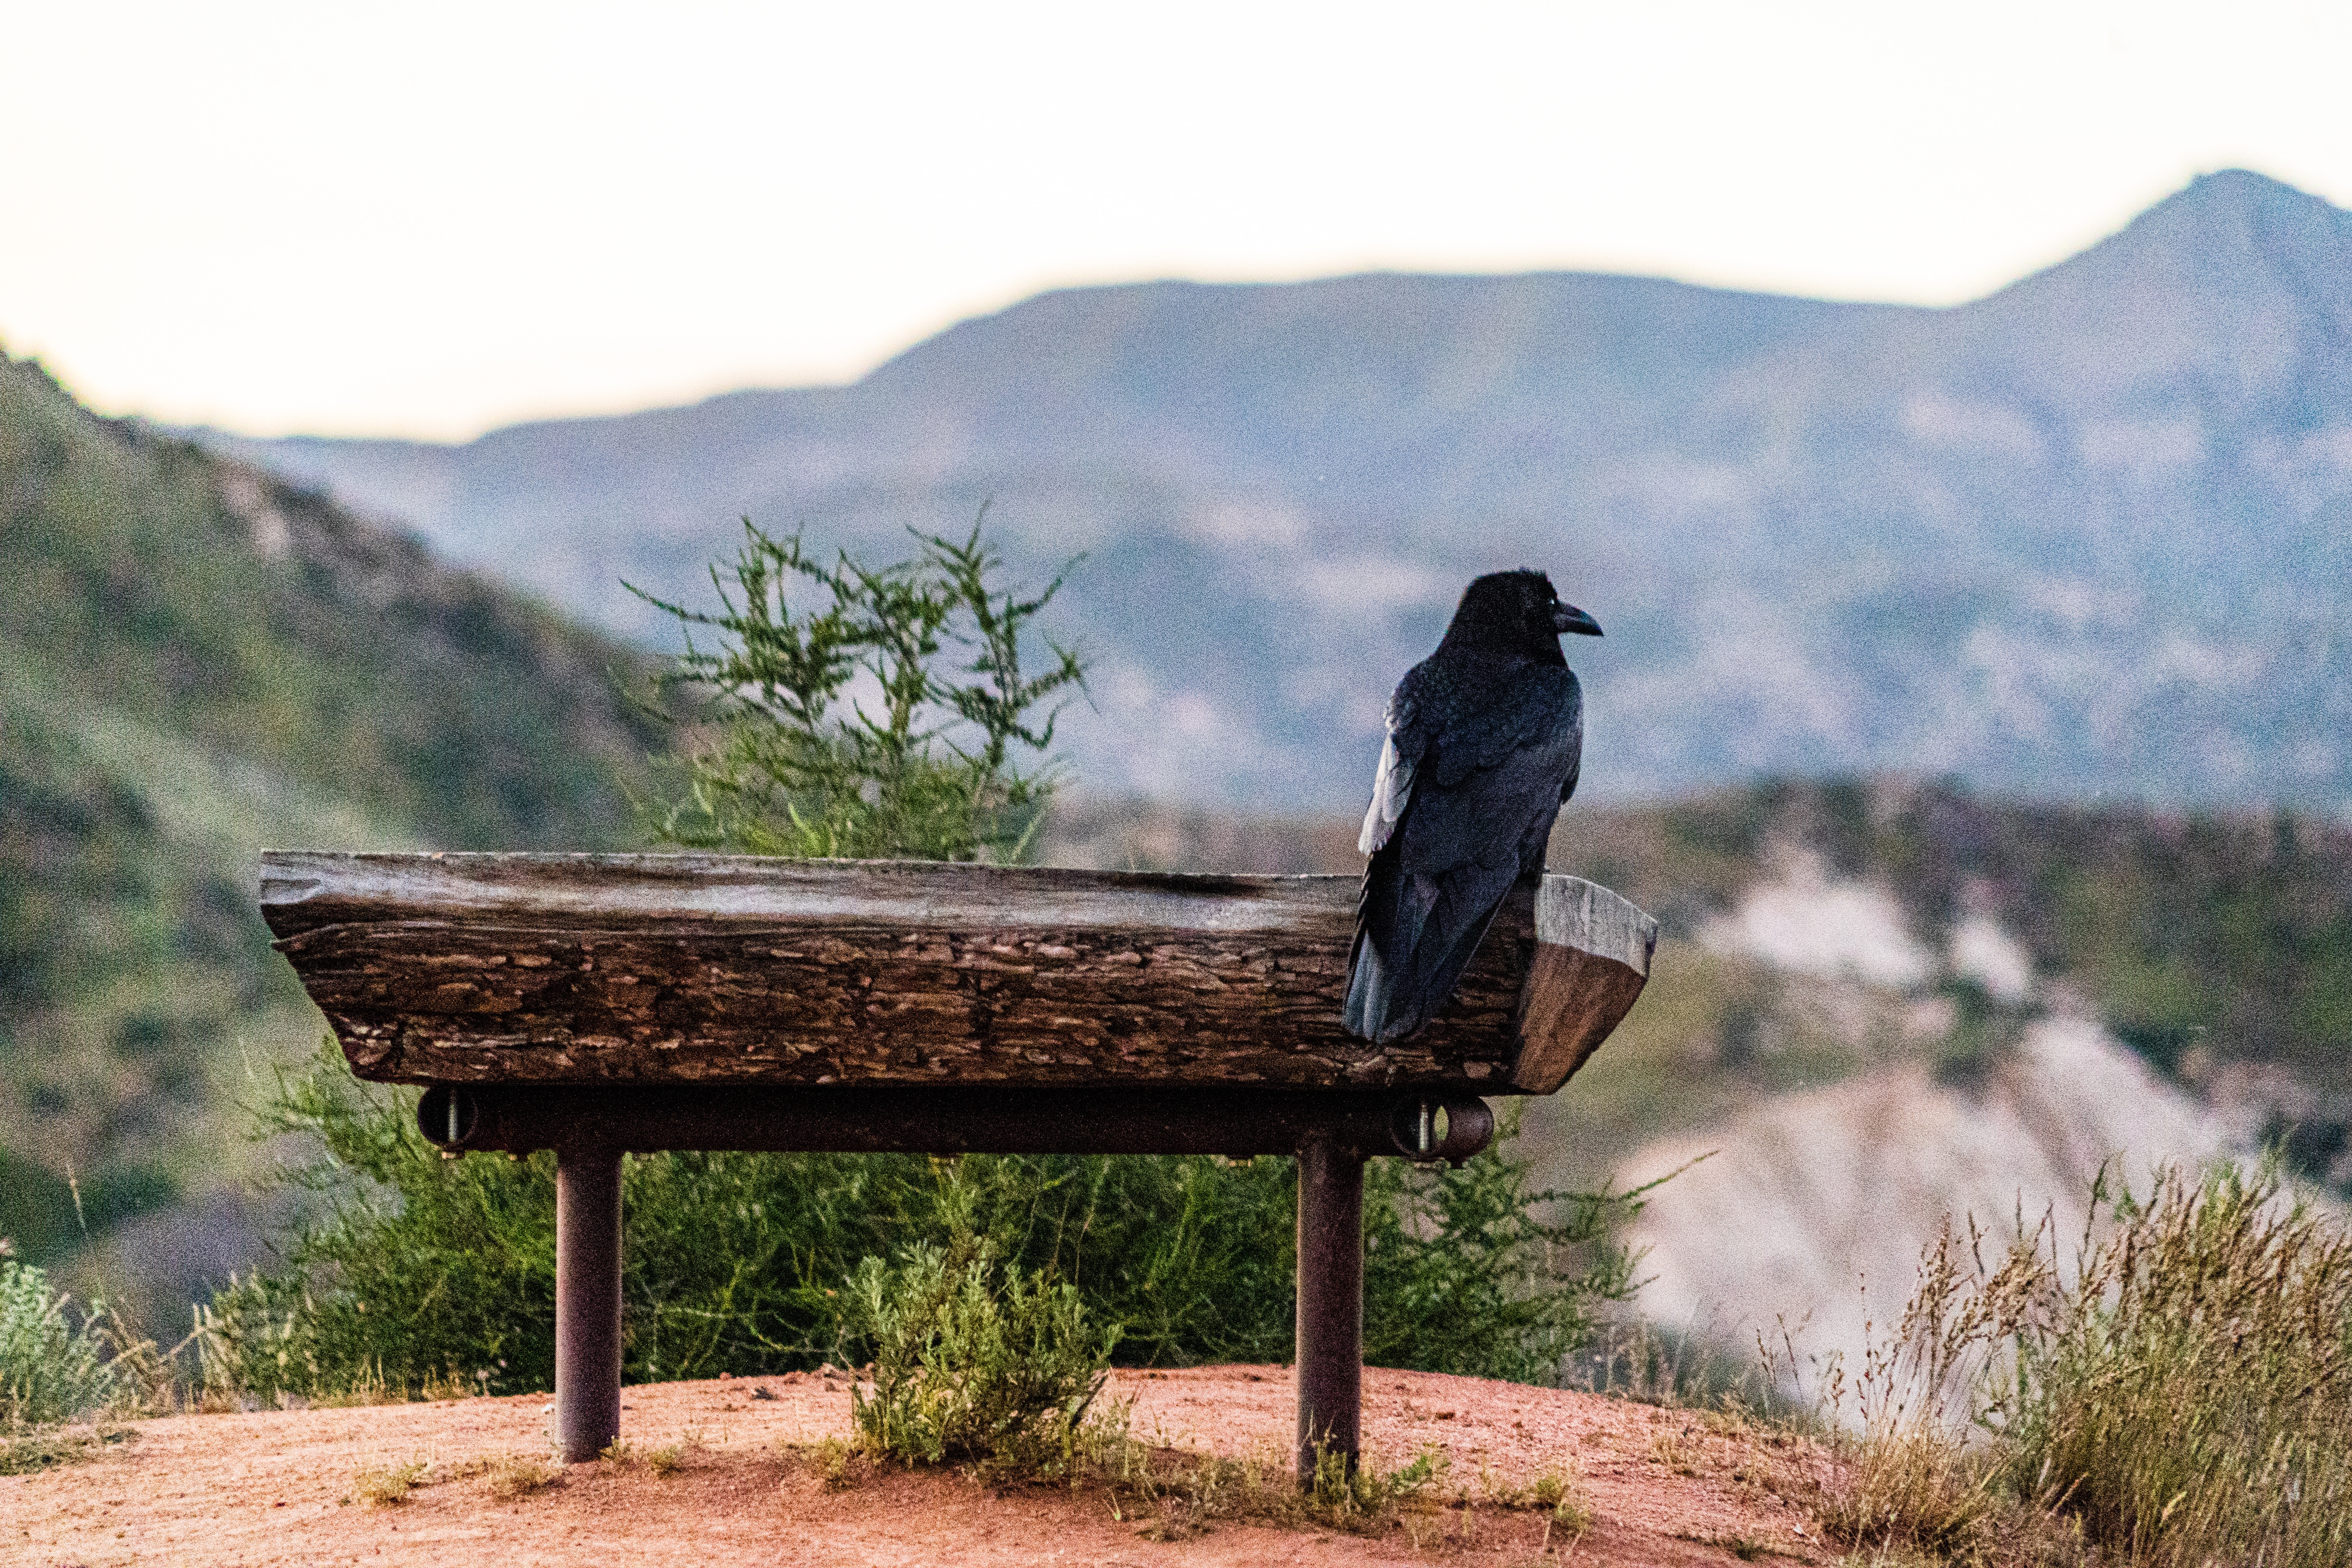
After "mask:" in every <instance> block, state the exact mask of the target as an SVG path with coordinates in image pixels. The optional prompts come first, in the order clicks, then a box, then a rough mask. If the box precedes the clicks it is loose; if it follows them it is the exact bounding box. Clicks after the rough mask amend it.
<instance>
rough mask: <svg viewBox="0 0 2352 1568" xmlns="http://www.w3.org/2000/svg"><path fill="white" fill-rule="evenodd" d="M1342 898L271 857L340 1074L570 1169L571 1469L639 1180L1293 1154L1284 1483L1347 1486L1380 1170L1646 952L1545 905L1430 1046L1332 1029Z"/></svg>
mask: <svg viewBox="0 0 2352 1568" xmlns="http://www.w3.org/2000/svg"><path fill="white" fill-rule="evenodd" d="M1356 887H1357V883H1356V879H1354V878H1351V877H1226V876H1161V875H1152V874H1139V873H1127V874H1121V873H1116V872H1094V871H1066V870H1040V869H1025V868H998V867H983V866H968V865H941V864H936V863H925V862H916V861H791V860H771V859H759V858H746V857H730V856H706V855H345V854H320V853H310V852H303V851H277V852H271V853H269V854H268V855H266V856H264V858H263V863H262V876H261V908H262V912H263V915H264V916H265V918H266V919H267V920H268V922H269V927H270V930H271V931H273V932H275V933H276V935H277V938H278V943H277V945H278V950H279V951H280V952H283V953H284V954H285V955H286V957H287V959H288V961H289V962H290V963H292V964H293V965H294V968H295V971H296V973H299V975H300V976H301V979H302V984H304V986H305V987H307V988H308V990H309V991H310V995H311V997H312V999H313V1000H314V1001H316V1002H317V1003H318V1005H319V1006H320V1010H321V1011H323V1012H324V1013H325V1014H326V1016H327V1018H328V1020H329V1022H330V1023H331V1025H332V1026H333V1027H334V1030H335V1033H336V1036H337V1037H338V1038H339V1039H340V1040H341V1043H342V1047H343V1051H344V1054H345V1056H346V1057H347V1058H349V1060H350V1062H351V1065H352V1071H353V1072H355V1073H357V1074H358V1075H359V1076H360V1077H361V1078H363V1079H373V1080H376V1081H379V1082H393V1083H416V1084H423V1085H425V1086H427V1089H426V1093H425V1096H424V1098H423V1099H422V1100H421V1101H420V1102H419V1105H418V1118H419V1121H420V1124H421V1125H422V1127H423V1129H424V1131H425V1135H426V1136H427V1137H428V1138H429V1139H430V1140H431V1141H432V1142H435V1143H436V1144H438V1145H439V1146H440V1147H442V1148H443V1149H444V1150H446V1151H450V1152H465V1151H469V1150H487V1149H497V1150H507V1151H515V1152H520V1151H527V1150H534V1149H552V1150H554V1151H555V1153H556V1161H557V1165H556V1364H555V1405H556V1423H555V1428H556V1439H557V1444H558V1447H560V1449H561V1450H562V1455H563V1457H564V1458H566V1459H567V1460H573V1461H576V1460H581V1459H585V1458H593V1457H594V1456H595V1455H597V1454H599V1453H601V1452H603V1450H604V1447H606V1446H607V1445H608V1444H610V1443H611V1442H612V1441H613V1439H614V1437H615V1436H618V1435H619V1432H620V1386H621V1385H620V1373H621V1298H620V1284H621V1239H620V1238H621V1209H620V1158H621V1155H622V1154H623V1153H624V1152H650V1151H656V1150H667V1149H703V1150H715V1149H745V1150H840V1151H856V1150H869V1151H883V1150H898V1151H908V1152H929V1153H937V1154H952V1153H963V1152H1008V1153H1010V1152H1063V1153H1217V1154H1226V1155H1233V1156H1236V1157H1242V1156H1250V1155H1257V1154H1292V1155H1296V1156H1297V1158H1298V1161H1299V1186H1298V1348H1297V1369H1298V1371H1297V1378H1298V1384H1297V1399H1298V1444H1299V1448H1298V1453H1299V1461H1300V1465H1301V1473H1302V1475H1305V1474H1310V1473H1311V1471H1312V1467H1313V1463H1314V1458H1313V1456H1314V1451H1315V1449H1316V1447H1318V1445H1320V1446H1324V1447H1328V1448H1330V1449H1333V1450H1336V1451H1339V1452H1341V1453H1344V1454H1345V1455H1347V1456H1348V1457H1349V1459H1350V1461H1351V1462H1352V1460H1353V1459H1354V1458H1355V1456H1356V1454H1357V1451H1358V1446H1359V1425H1360V1422H1359V1413H1360V1393H1361V1380H1362V1364H1361V1354H1362V1352H1361V1346H1362V1316H1363V1252H1362V1242H1361V1236H1362V1229H1361V1226H1362V1205H1363V1162H1364V1161H1365V1160H1366V1159H1367V1158H1369V1157H1372V1156H1376V1155H1398V1156H1402V1157H1406V1158H1411V1159H1415V1160H1421V1161H1437V1160H1451V1161H1460V1160H1463V1159H1466V1158H1468V1157H1469V1156H1470V1155H1471V1154H1473V1153H1475V1152H1477V1151H1479V1150H1480V1149H1482V1148H1484V1147H1485V1146H1486V1142H1487V1141H1488V1139H1489V1138H1490V1137H1491V1136H1492V1132H1493V1126H1494V1121H1493V1117H1492V1115H1491V1113H1490V1112H1489V1110H1488V1109H1487V1107H1486V1104H1485V1103H1484V1100H1483V1099H1482V1098H1481V1097H1483V1096H1486V1095H1495V1094H1549V1093H1550V1092H1551V1091H1552V1090H1554V1089H1558V1088H1559V1086H1560V1085H1561V1084H1562V1083H1564V1082H1565V1081H1566V1080H1567V1079H1568V1078H1569V1076H1570V1074H1571V1073H1573V1072H1575V1071H1576V1069H1577V1068H1579V1067H1580V1066H1582V1065H1583V1063H1584V1061H1585V1059H1586V1058H1588V1057H1590V1056H1591V1053H1592V1051H1593V1050H1594V1049H1595V1047H1598V1046H1599V1045H1600V1044H1601V1041H1602V1040H1603V1039H1604V1038H1606V1037H1607V1036H1608V1034H1609V1032H1610V1031H1611V1030H1612V1028H1614V1027H1615V1026H1616V1025H1617V1023H1618V1021H1619V1020H1620V1019H1621V1018H1622V1017H1623V1016H1624V1014H1625V1011H1626V1009H1627V1008H1629V1007H1631V1006H1632V1005H1633V1000H1634V998H1635V997H1636V996H1638V995H1639V994H1640V993H1641V990H1642V986H1643V984H1644V982H1645V981H1646V979H1647V977H1648V973H1649V963H1650V953H1651V950H1652V948H1653V946H1654V943H1655V941H1656V935H1657V926H1656V922H1654V921H1652V920H1651V919H1650V918H1649V917H1648V916H1647V915H1645V914H1643V913H1642V911H1641V910H1637V909H1635V908H1633V905H1631V904H1629V903H1627V902H1626V901H1625V900H1622V899H1620V898H1619V897H1617V895H1615V894H1614V893H1612V892H1610V891H1609V890H1607V889H1603V888H1598V887H1595V886H1593V885H1592V884H1591V883H1588V882H1583V881H1580V880H1578V879H1574V878H1570V877H1562V876H1557V875H1550V876H1546V877H1545V878H1544V879H1543V881H1542V884H1541V886H1540V887H1539V888H1538V887H1533V886H1530V887H1528V888H1524V889H1521V890H1520V892H1519V894H1518V895H1517V897H1515V898H1514V900H1512V901H1511V902H1510V903H1509V904H1508V905H1507V907H1506V908H1505V910H1504V911H1503V913H1502V914H1501V915H1500V916H1498V917H1497V919H1496V922H1495V925H1494V928H1493V929H1492V930H1491V931H1489V933H1488V935H1487V938H1486V943H1485V945H1484V946H1483V947H1482V948H1481V949H1480V951H1479V953H1478V955H1477V957H1476V959H1475V961H1474V962H1473V963H1472V964H1471V966H1470V969H1469V971H1468V972H1467V973H1465V976H1464V977H1463V981H1462V984H1461V986H1460V988H1459V989H1458V991H1457V993H1456V994H1455V996H1454V1000H1453V1002H1452V1003H1450V1004H1449V1005H1447V1006H1446V1008H1445V1009H1444V1011H1443V1012H1441V1013H1440V1015H1439V1016H1437V1018H1436V1019H1434V1020H1433V1022H1432V1023H1431V1024H1430V1025H1429V1026H1428V1027H1426V1028H1424V1029H1423V1030H1422V1031H1421V1032H1420V1033H1419V1034H1418V1035H1416V1036H1414V1037H1412V1038H1411V1039H1409V1040H1405V1041H1402V1042H1398V1043H1394V1044H1391V1045H1388V1046H1376V1045H1372V1044H1370V1043H1367V1042H1365V1041H1362V1040H1359V1039H1355V1038H1353V1037H1349V1035H1348V1034H1347V1033H1346V1032H1345V1031H1343V1030H1342V1029H1341V1028H1340V1027H1339V1002H1340V995H1341V992H1342V990H1343V988H1344V986H1345V984H1346V980H1347V969H1348V953H1349V944H1350V942H1351V941H1352V938H1353V934H1354V917H1355V899H1356Z"/></svg>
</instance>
